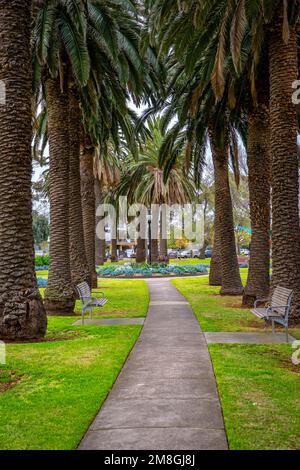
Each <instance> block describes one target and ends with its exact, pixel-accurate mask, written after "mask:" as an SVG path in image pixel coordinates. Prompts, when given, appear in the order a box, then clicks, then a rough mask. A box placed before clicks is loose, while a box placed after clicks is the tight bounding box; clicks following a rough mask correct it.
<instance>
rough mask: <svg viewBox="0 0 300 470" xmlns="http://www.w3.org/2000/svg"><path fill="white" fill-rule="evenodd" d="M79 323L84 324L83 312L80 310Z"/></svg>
mask: <svg viewBox="0 0 300 470" xmlns="http://www.w3.org/2000/svg"><path fill="white" fill-rule="evenodd" d="M81 324H82V325H84V312H83V311H82V312H81Z"/></svg>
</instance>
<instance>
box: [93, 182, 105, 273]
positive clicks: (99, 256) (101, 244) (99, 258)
mask: <svg viewBox="0 0 300 470" xmlns="http://www.w3.org/2000/svg"><path fill="white" fill-rule="evenodd" d="M94 184H95V202H96V210H97V208H98V207H99V206H100V205H101V204H102V200H103V198H102V193H101V188H100V182H99V180H98V179H97V178H95V179H94ZM98 222H99V220H98V217H96V226H97V223H98ZM105 248H106V244H105V240H100V239H99V238H98V237H97V235H96V237H95V264H96V265H97V266H103V264H104V262H105Z"/></svg>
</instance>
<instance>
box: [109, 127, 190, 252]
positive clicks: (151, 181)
mask: <svg viewBox="0 0 300 470" xmlns="http://www.w3.org/2000/svg"><path fill="white" fill-rule="evenodd" d="M146 126H147V128H148V136H147V137H146V138H145V142H144V143H143V144H142V146H141V150H140V152H139V157H138V160H134V159H132V158H129V161H128V162H127V165H126V172H125V173H124V174H123V175H122V178H121V183H120V186H119V188H118V194H119V195H127V196H128V200H129V202H130V203H139V204H144V205H145V206H146V207H148V208H151V206H152V205H158V206H161V205H163V204H168V205H172V204H179V205H183V204H185V203H187V202H190V201H193V200H194V196H195V187H194V184H193V181H192V179H191V176H190V175H189V174H186V173H185V170H184V164H183V163H184V159H183V156H182V148H183V144H182V140H181V139H178V140H177V141H176V142H174V143H173V145H172V146H171V147H170V148H169V155H168V160H169V169H168V176H167V178H165V175H164V171H165V167H164V165H165V162H166V161H167V159H165V161H164V160H161V155H160V152H161V149H162V146H163V144H164V135H163V133H162V131H161V128H160V126H161V121H160V119H158V118H156V119H148V121H147V123H146ZM177 157H178V158H177ZM176 160H177V161H176ZM152 215H153V217H159V215H158V214H156V213H153V214H152ZM158 220H159V219H157V220H155V221H153V225H157V226H158ZM160 220H162V215H161V219H160ZM154 222H155V223H154ZM158 236H159V233H157V234H153V238H152V246H151V251H152V261H158V260H159V253H158ZM139 238H140V237H138V239H139ZM138 247H139V250H141V252H140V253H139V254H138V259H143V258H144V243H143V242H142V241H140V242H138ZM164 250H165V247H163V250H162V256H165V254H164Z"/></svg>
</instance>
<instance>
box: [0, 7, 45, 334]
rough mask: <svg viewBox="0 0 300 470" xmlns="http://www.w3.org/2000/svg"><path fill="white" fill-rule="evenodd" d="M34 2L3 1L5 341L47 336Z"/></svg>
mask: <svg viewBox="0 0 300 470" xmlns="http://www.w3.org/2000/svg"><path fill="white" fill-rule="evenodd" d="M30 12H31V1H30V0H11V1H9V2H7V1H4V0H0V38H1V40H0V80H1V81H3V82H4V85H5V87H6V103H5V104H1V105H0V338H2V339H9V340H15V339H32V338H40V337H43V336H44V335H45V332H46V327H47V318H46V312H45V309H44V306H43V302H42V298H41V296H40V293H39V290H38V288H37V282H36V276H35V270H34V243H33V231H32V215H31V171H32V165H31V163H32V162H31V147H30V145H31V136H32V129H31V58H30V22H31V18H30Z"/></svg>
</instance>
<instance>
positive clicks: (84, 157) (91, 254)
mask: <svg viewBox="0 0 300 470" xmlns="http://www.w3.org/2000/svg"><path fill="white" fill-rule="evenodd" d="M83 140H84V141H83V142H82V143H81V159H80V172H81V197H82V213H83V230H84V244H85V253H86V257H87V262H88V267H89V271H90V276H91V280H92V287H93V288H95V287H97V273H96V269H95V240H96V230H95V227H96V201H95V190H94V171H93V159H94V147H93V146H92V145H91V143H90V142H89V139H88V137H87V136H85V137H84V139H83Z"/></svg>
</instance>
